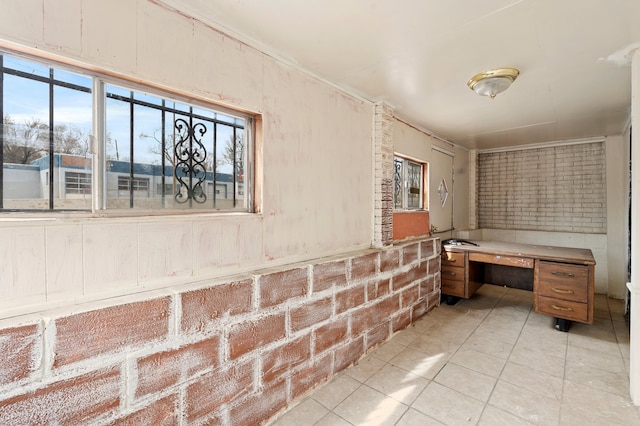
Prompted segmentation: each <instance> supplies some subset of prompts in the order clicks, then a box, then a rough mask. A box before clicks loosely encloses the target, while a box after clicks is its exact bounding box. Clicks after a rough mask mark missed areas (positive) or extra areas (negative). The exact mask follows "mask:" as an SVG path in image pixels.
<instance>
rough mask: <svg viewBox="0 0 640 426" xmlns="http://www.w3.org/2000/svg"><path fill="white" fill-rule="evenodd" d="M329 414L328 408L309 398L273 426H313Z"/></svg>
mask: <svg viewBox="0 0 640 426" xmlns="http://www.w3.org/2000/svg"><path fill="white" fill-rule="evenodd" d="M328 413H329V410H328V409H327V408H325V407H323V406H322V405H321V404H319V403H318V402H317V401H314V400H313V399H311V398H307V399H305V400H303V401H302V402H300V403H299V404H298V405H296V406H295V407H293V408H292V409H291V410H289V411H287V412H286V413H285V414H284V415H283V416H282V417H280V418H279V419H278V420H276V421H275V422H274V423H273V426H300V425H303V424H306V425H313V424H315V423H316V422H318V421H319V420H320V419H322V418H323V417H324V416H326V415H327V414H328Z"/></svg>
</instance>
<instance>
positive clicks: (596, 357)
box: [567, 346, 626, 373]
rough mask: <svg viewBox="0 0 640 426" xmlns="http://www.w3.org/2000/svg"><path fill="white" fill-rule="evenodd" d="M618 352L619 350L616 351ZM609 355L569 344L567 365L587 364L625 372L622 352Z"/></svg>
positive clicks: (612, 371)
mask: <svg viewBox="0 0 640 426" xmlns="http://www.w3.org/2000/svg"><path fill="white" fill-rule="evenodd" d="M616 352H617V351H616ZM616 352H614V354H613V355H607V354H604V353H602V352H597V351H593V350H590V349H584V348H579V347H575V346H569V348H568V349H567V365H571V366H575V367H579V366H587V367H593V368H597V369H599V370H604V371H609V372H611V373H625V372H626V367H625V365H624V361H623V360H622V356H621V355H620V353H619V352H618V353H616Z"/></svg>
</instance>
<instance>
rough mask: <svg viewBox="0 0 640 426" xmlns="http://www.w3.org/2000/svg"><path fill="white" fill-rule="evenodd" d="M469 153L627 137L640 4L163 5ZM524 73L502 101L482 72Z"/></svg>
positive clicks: (447, 0)
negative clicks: (486, 90)
mask: <svg viewBox="0 0 640 426" xmlns="http://www.w3.org/2000/svg"><path fill="white" fill-rule="evenodd" d="M161 2H162V3H165V4H167V5H169V6H171V7H175V8H177V9H179V10H181V11H182V12H183V13H185V14H187V15H190V16H194V17H196V18H197V19H199V20H201V21H204V22H206V23H208V24H211V25H214V26H215V27H218V28H221V29H223V30H224V31H225V32H228V33H230V34H231V35H234V36H236V37H238V38H239V39H240V40H242V41H245V42H247V43H249V44H251V45H253V46H255V47H258V48H260V49H261V50H263V51H265V52H267V53H269V54H272V55H274V56H277V57H280V58H283V59H284V60H286V61H288V62H290V63H295V64H297V65H298V66H300V67H302V68H304V69H307V70H309V71H310V72H312V73H313V74H315V75H318V76H320V77H322V78H324V79H326V80H328V81H331V82H333V83H334V84H336V85H338V86H340V87H343V88H345V89H346V90H348V91H350V92H352V93H355V94H357V95H359V96H362V97H365V98H367V99H370V100H372V101H376V100H384V101H386V102H388V103H389V104H390V105H391V106H393V107H394V109H395V114H396V115H397V116H399V117H402V118H404V119H406V120H408V121H410V122H411V123H413V124H416V125H418V126H420V127H422V128H424V129H426V130H429V131H431V132H433V133H435V134H437V135H440V136H442V137H443V138H446V139H448V140H450V141H451V142H454V143H457V144H459V145H462V146H465V147H468V148H479V149H486V148H496V147H502V146H511V145H519V144H529V143H541V142H549V141H558V140H567V139H580V138H591V137H599V136H606V135H613V134H621V133H622V131H623V129H624V127H625V125H626V124H627V122H628V119H629V113H630V105H631V66H630V61H629V59H628V56H629V52H631V51H632V49H633V48H634V47H640V0H520V1H515V0H483V1H479V0H386V1H384V0H380V1H376V0H269V1H266V0H161ZM501 67H515V68H518V69H519V70H520V76H519V77H518V79H517V80H516V81H515V82H514V83H513V85H512V86H511V88H509V89H508V90H507V91H506V92H504V93H502V94H499V95H498V96H497V97H496V98H495V99H493V100H491V99H489V98H487V97H481V96H478V95H476V94H475V93H473V92H472V91H471V90H470V89H469V88H468V87H467V85H466V82H467V80H469V78H471V77H472V76H473V75H474V74H477V73H479V72H482V71H486V70H489V69H492V68H501Z"/></svg>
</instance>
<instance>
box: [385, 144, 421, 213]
mask: <svg viewBox="0 0 640 426" xmlns="http://www.w3.org/2000/svg"><path fill="white" fill-rule="evenodd" d="M415 166H417V167H419V168H420V176H419V177H418V178H417V179H414V180H417V182H418V183H419V187H418V188H417V191H416V192H413V193H418V194H419V198H418V206H417V207H413V206H411V205H410V201H409V198H410V197H409V195H410V194H411V193H412V191H411V190H412V189H413V188H414V187H410V180H411V176H410V171H409V168H410V167H415ZM427 167H428V163H426V162H423V161H420V160H417V159H415V158H411V157H408V156H405V155H400V154H397V153H395V154H394V156H393V210H394V211H427V210H428V209H427V208H426V204H427V199H428V197H427V193H426V188H427V185H426V176H427ZM399 169H400V170H399ZM399 178H400V179H401V180H400V181H399V180H398V179H399ZM399 195H400V196H401V200H400V203H398V196H399Z"/></svg>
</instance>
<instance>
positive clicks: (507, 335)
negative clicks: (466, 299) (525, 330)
mask: <svg viewBox="0 0 640 426" xmlns="http://www.w3.org/2000/svg"><path fill="white" fill-rule="evenodd" d="M523 326H524V323H516V324H511V323H509V322H508V321H504V320H501V319H491V320H485V321H483V322H482V324H480V325H479V326H478V328H477V329H476V330H475V333H476V334H479V335H482V336H485V337H487V338H489V339H494V340H499V341H501V342H505V343H515V342H516V341H517V340H518V337H520V333H521V332H522V327H523Z"/></svg>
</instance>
